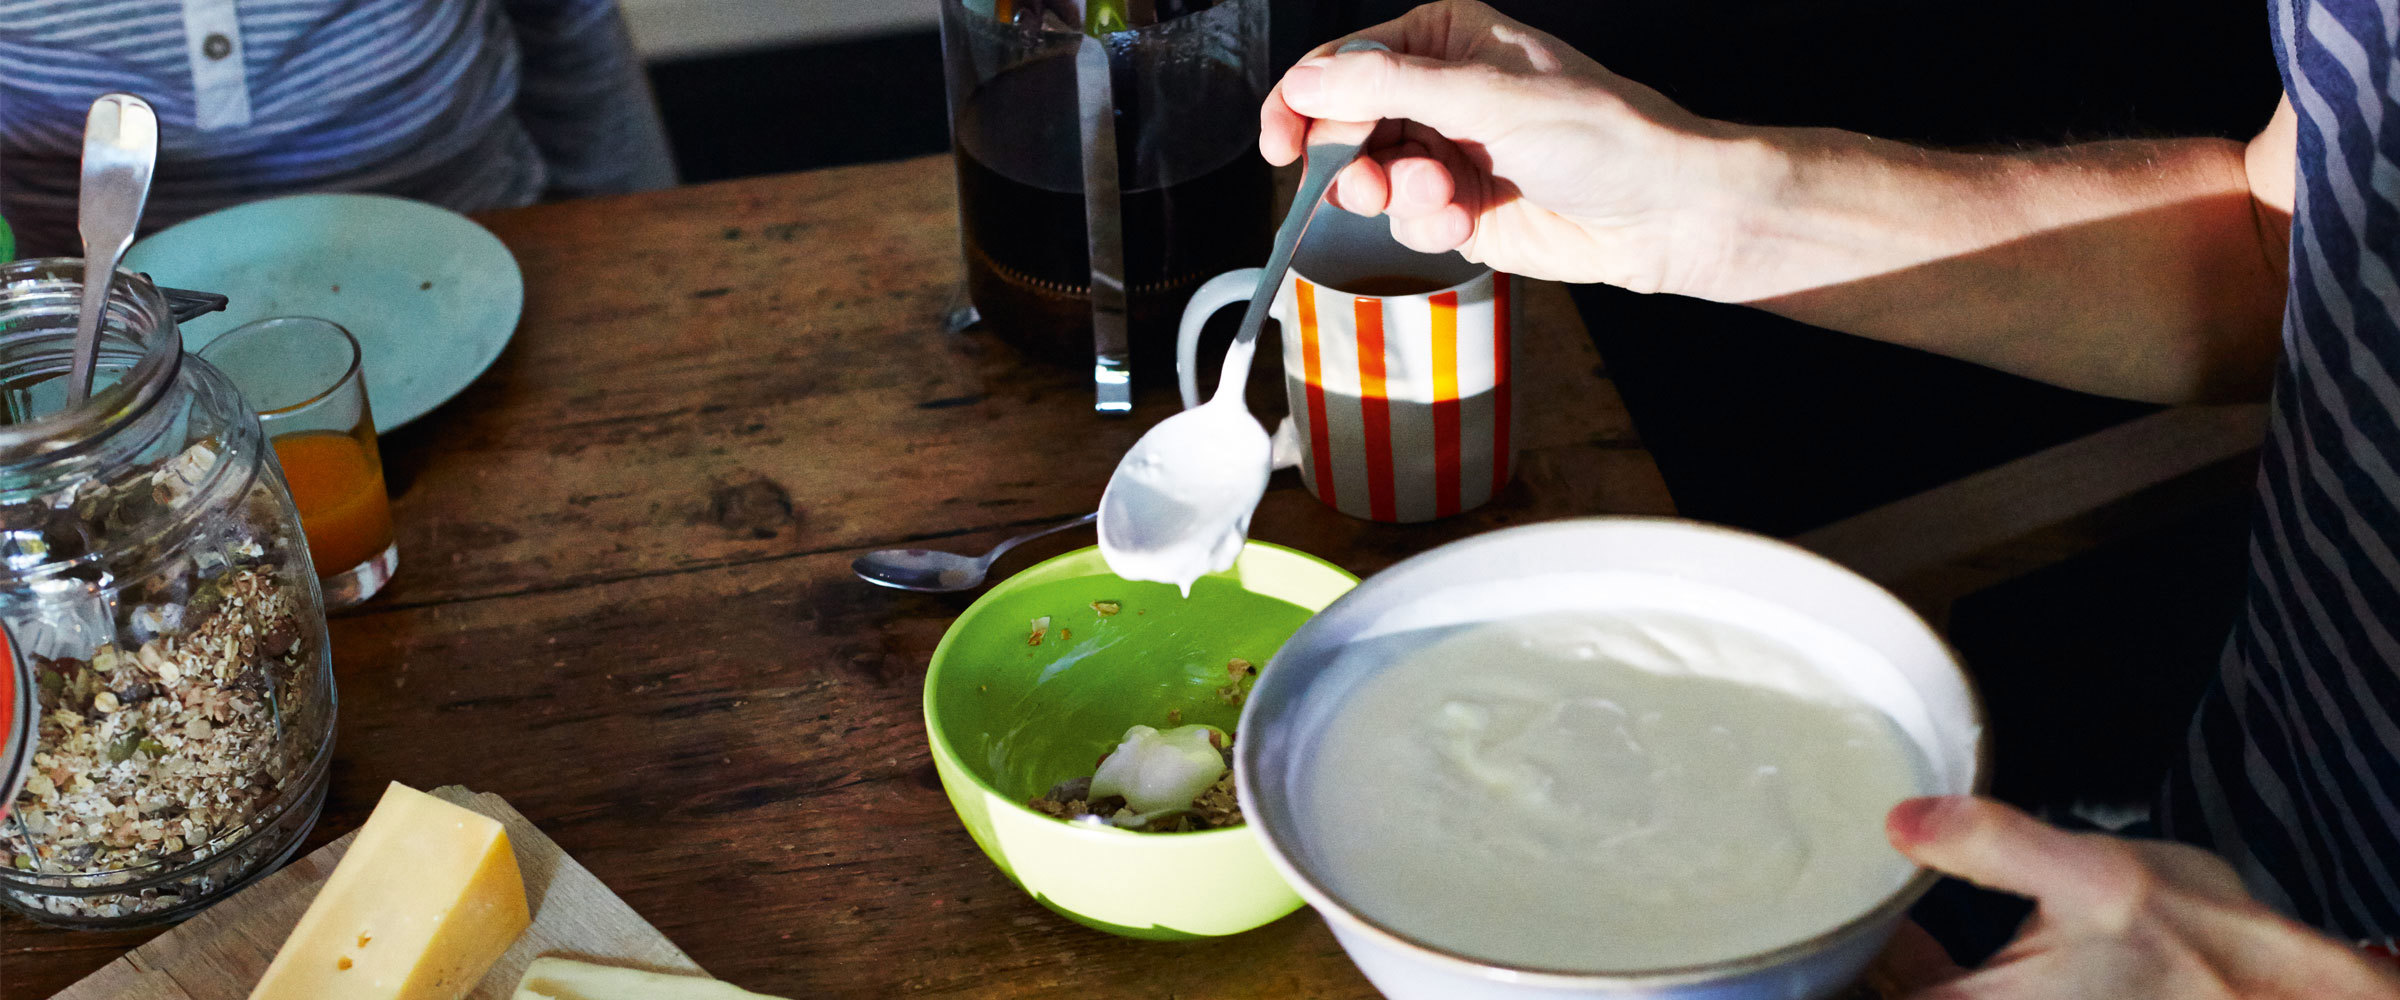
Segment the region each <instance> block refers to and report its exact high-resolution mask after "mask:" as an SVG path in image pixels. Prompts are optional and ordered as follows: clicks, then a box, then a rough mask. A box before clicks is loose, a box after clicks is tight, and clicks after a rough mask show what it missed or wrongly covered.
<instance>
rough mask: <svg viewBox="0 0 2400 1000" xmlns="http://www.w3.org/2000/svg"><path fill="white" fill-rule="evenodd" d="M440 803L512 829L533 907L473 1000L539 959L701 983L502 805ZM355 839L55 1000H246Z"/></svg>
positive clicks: (488, 997)
mask: <svg viewBox="0 0 2400 1000" xmlns="http://www.w3.org/2000/svg"><path fill="white" fill-rule="evenodd" d="M433 794H434V795H436V796H439V797H440V798H442V799H443V800H445V801H449V802H454V803H457V804H458V805H462V806H465V807H467V808H469V809H473V810H475V811H476V812H479V813H482V814H484V815H486V816H489V817H491V818H493V819H496V820H499V821H500V822H501V824H502V825H504V826H506V827H507V828H508V841H509V844H510V846H512V847H514V848H516V851H517V867H518V869H519V870H520V871H521V872H522V873H523V874H524V876H525V894H526V897H527V902H529V903H531V904H532V906H533V926H531V927H529V928H526V930H525V935H524V936H523V937H520V938H518V939H517V943H516V946H515V947H513V948H510V949H509V950H508V954H506V955H503V956H501V957H500V961H499V962H497V963H495V964H494V965H493V966H492V971H491V973H490V974H488V975H486V976H484V977H483V982H482V983H481V984H479V985H477V986H476V988H475V991H474V992H472V993H469V994H467V996H468V998H469V1000H507V998H508V996H509V994H511V993H513V992H515V990H516V986H517V979H518V978H519V977H521V976H523V975H524V974H525V967H526V966H527V965H529V964H531V963H532V962H533V960H534V959H536V958H540V957H541V956H544V955H561V956H565V957H569V958H578V959H583V960H586V961H594V962H602V963H606V964H609V965H625V966H632V967H635V968H642V969H651V970H654V971H658V972H684V973H694V974H700V975H706V973H703V972H701V970H700V967H699V966H698V965H695V964H693V963H692V960H691V958H690V957H689V956H687V955H685V954H684V953H683V950H682V949H680V948H677V947H675V943H674V942H672V941H669V940H667V938H666V936H665V935H663V934H660V933H659V932H658V929H657V928H655V927H652V926H650V924H649V922H648V921H645V920H643V919H642V918H641V915H640V914H637V913H635V912H633V908H632V907H630V906H627V905H625V901H624V900H622V899H618V898H617V894H616V893H613V892H610V891H609V890H608V886H606V885H602V884H601V882H600V880H599V879H598V878H597V877H594V876H593V875H592V873H591V871H590V870H589V869H587V868H585V867H583V866H582V865H580V864H577V863H576V861H575V859H574V858H570V857H568V856H567V852H566V851H564V850H562V849H560V848H559V846H558V844H557V843H556V842H554V841H552V840H551V839H550V838H549V837H547V836H544V835H543V834H542V831H541V830H539V829H537V828H535V827H534V825H533V821H531V820H528V819H526V818H525V817H524V816H523V815H522V814H520V813H518V812H517V811H516V810H515V809H511V808H509V805H508V803H507V802H506V801H505V800H503V799H501V798H500V797H499V796H497V795H493V794H490V793H488V792H487V793H483V794H477V793H474V792H470V791H467V790H466V789H464V788H460V787H458V786H456V785H449V786H445V787H442V788H436V789H434V790H433ZM357 836H358V832H357V831H355V830H353V831H351V832H350V833H347V834H344V835H343V836H342V838H341V839H340V840H336V841H334V842H333V843H330V844H327V845H325V846H324V847H321V848H318V849H317V851H316V853H314V854H311V855H309V856H307V857H305V858H301V859H300V860H298V861H294V862H292V863H291V864H290V865H287V866H285V867H284V869H283V870H282V871H279V872H276V873H274V874H272V875H269V876H267V877H266V878H263V879H260V880H259V881H258V883H257V884H255V885H252V886H251V887H250V888H247V889H244V890H242V891H241V892H239V893H236V894H234V896H233V898H231V899H227V900H225V901H224V902H221V903H218V904H217V905H215V906H212V907H209V908H208V909H207V910H204V911H202V912H201V913H200V915H199V916H196V917H193V918H192V919H190V920H187V921H185V922H184V923H183V924H182V925H180V926H178V927H176V928H175V929H174V930H171V931H168V932H167V933H165V934H162V935H160V936H158V937H157V938H154V939H152V940H151V941H150V943H148V944H145V945H143V946H141V947H139V948H136V949H134V950H133V951H131V952H128V953H126V955H125V957H123V958H120V959H117V960H116V961H114V962H111V963H109V964H108V965H106V966H104V967H102V968H101V969H100V971H98V972H94V973H92V974H91V975H89V976H86V977H84V979H83V981H82V982H79V983H76V984H75V985H73V986H69V987H67V988H66V990H65V991H64V992H61V993H59V994H58V995H57V996H55V997H53V998H51V1000H244V998H246V997H248V996H249V995H250V987H252V986H253V985H255V984H257V982H258V977H259V976H261V975H264V974H265V973H266V971H267V963H268V962H270V961H273V960H274V958H275V950H276V949H277V948H280V947H282V945H283V939H284V937H285V936H286V935H288V934H290V933H291V930H292V927H293V925H295V924H298V923H299V922H300V914H301V913H302V912H303V911H305V910H307V909H308V904H309V902H310V901H311V900H314V899H315V898H317V890H318V889H319V888H320V887H322V886H324V884H325V879H326V877H327V876H329V875H332V874H333V866H334V865H335V864H336V863H338V862H340V861H341V860H342V854H343V853H344V852H346V851H348V850H349V849H350V841H351V840H352V839H353V838H355V837H357Z"/></svg>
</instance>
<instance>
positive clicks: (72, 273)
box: [0, 257, 183, 463]
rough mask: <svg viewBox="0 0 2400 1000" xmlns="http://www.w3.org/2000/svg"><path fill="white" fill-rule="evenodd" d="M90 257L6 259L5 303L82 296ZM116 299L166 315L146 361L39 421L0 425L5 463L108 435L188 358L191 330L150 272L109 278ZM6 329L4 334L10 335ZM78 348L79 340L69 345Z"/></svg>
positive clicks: (0, 287)
mask: <svg viewBox="0 0 2400 1000" xmlns="http://www.w3.org/2000/svg"><path fill="white" fill-rule="evenodd" d="M83 270H84V261H83V259H82V258H79V257H37V258H32V259H28V260H20V261H16V262H13V263H8V264H0V310H5V309H6V308H7V303H8V301H9V300H10V299H11V298H14V297H16V296H20V295H27V294H33V293H44V292H47V293H62V292H66V291H70V290H71V291H73V292H75V293H76V295H77V296H78V297H80V295H81V292H82V288H83ZM108 294H109V301H110V302H112V303H115V302H118V301H120V300H124V301H127V302H128V304H130V305H132V306H134V307H136V308H138V309H140V310H142V311H143V312H146V313H148V314H150V315H153V316H156V317H158V319H159V322H158V324H157V328H154V329H153V330H152V335H151V336H150V337H148V338H147V340H143V339H142V338H139V337H133V336H132V334H131V332H130V331H125V330H123V329H122V328H119V332H120V333H121V334H124V335H126V336H127V337H128V339H133V340H135V341H136V342H137V343H141V344H142V355H141V358H140V360H138V361H136V362H134V364H133V365H132V366H131V367H130V368H126V369H123V374H122V375H120V376H119V377H118V379H117V381H116V382H114V383H112V384H110V385H107V386H105V387H101V388H97V389H94V390H93V391H92V395H91V397H90V398H89V399H86V400H85V401H84V403H83V405H81V406H74V407H67V408H64V409H60V410H57V411H55V412H51V413H45V414H42V415H41V416H38V417H35V418H33V419H31V420H26V421H23V422H18V423H7V424H0V463H9V462H23V461H28V460H37V459H42V458H47V457H50V456H53V455H57V454H60V453H62V452H67V451H71V450H73V449H74V448H75V447H76V446H77V445H80V444H83V443H85V442H88V441H92V440H96V439H99V438H102V437H105V436H107V434H108V433H109V432H110V431H112V430H114V429H115V428H116V427H118V426H119V425H122V424H123V423H125V422H126V421H128V420H131V419H133V418H135V417H138V416H140V415H141V414H142V413H143V412H144V411H146V410H148V409H149V408H150V404H152V403H154V402H157V400H158V398H159V396H161V395H162V394H164V393H165V392H166V389H167V387H168V386H169V385H171V384H172V383H173V382H174V380H175V373H176V370H177V369H178V368H179V367H181V365H182V362H183V335H182V332H181V331H180V330H179V329H178V328H177V327H176V326H175V319H174V314H173V312H172V311H171V310H170V308H169V307H168V305H167V300H166V296H165V295H164V294H163V293H161V292H160V291H159V290H158V286H157V285H155V284H153V283H152V282H151V281H150V278H149V276H147V275H143V274H138V273H135V272H132V271H127V270H124V269H121V268H120V269H119V270H118V271H117V272H116V277H115V280H113V281H111V282H110V283H109V293H108ZM6 339H7V338H6V335H0V341H4V340H6ZM67 347H68V349H69V350H72V348H73V344H72V341H71V339H70V342H69V343H68V345H67Z"/></svg>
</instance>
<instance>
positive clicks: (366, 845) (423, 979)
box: [250, 782, 533, 1000]
mask: <svg viewBox="0 0 2400 1000" xmlns="http://www.w3.org/2000/svg"><path fill="white" fill-rule="evenodd" d="M532 922H533V918H532V914H531V913H529V912H528V911H527V909H526V905H525V882H524V879H523V877H522V876H521V875H520V874H519V873H518V871H517V855H516V851H515V850H514V849H512V848H511V847H510V846H509V842H508V832H507V831H506V830H505V829H503V828H502V827H501V826H500V823H499V821H498V820H494V819H492V818H491V817H489V816H485V815H483V814H481V813H478V812H475V811H473V810H470V809H465V808H461V807H459V806H455V805H451V804H450V803H448V802H444V801H442V800H440V799H437V798H434V797H433V796H431V795H427V794H425V793H423V792H420V791H417V790H416V789H413V788H409V787H408V786H406V785H402V784H400V783H398V782H393V783H392V784H391V785H390V786H389V787H387V788H385V789H384V792H383V799H382V801H380V802H378V803H376V805H375V812H374V814H373V815H371V816H369V817H368V818H367V825H366V826H364V827H362V828H360V830H359V831H358V838H357V839H356V840H354V841H352V842H351V844H350V851H349V853H347V854H345V855H343V856H342V862H341V864H339V865H337V866H335V867H334V870H333V875H332V876H331V877H329V878H327V879H326V880H325V888H324V889H322V890H321V891H319V892H318V893H317V898H316V899H315V900H314V901H312V902H310V903H309V905H308V912H307V913H304V914H302V915H301V917H300V923H299V924H298V925H296V926H294V927H293V928H292V934H291V936H290V937H289V938H286V939H285V940H284V942H283V948H282V950H280V951H277V952H276V953H275V961H274V962H273V963H271V964H269V965H268V966H267V973H266V975H265V976H264V977H261V978H260V979H259V981H258V988H257V989H254V990H252V991H251V992H250V1000H458V998H460V997H463V996H465V995H466V994H467V992H468V991H469V990H472V989H474V988H475V984H476V983H477V982H478V981H480V980H481V979H482V978H483V974H484V973H485V972H486V971H488V970H490V969H491V967H492V963H493V962H495V961H497V960H499V958H500V956H501V954H502V953H504V952H506V951H507V950H508V948H509V946H510V945H511V944H513V943H515V942H516V940H517V936H518V935H519V934H522V933H523V932H524V930H525V928H526V926H528V925H529V924H531V923H532Z"/></svg>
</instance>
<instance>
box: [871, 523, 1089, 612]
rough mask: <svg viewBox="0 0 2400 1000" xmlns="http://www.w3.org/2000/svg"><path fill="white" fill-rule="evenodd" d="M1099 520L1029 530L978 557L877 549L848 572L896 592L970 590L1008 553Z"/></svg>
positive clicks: (929, 592)
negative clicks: (1018, 547) (1037, 539)
mask: <svg viewBox="0 0 2400 1000" xmlns="http://www.w3.org/2000/svg"><path fill="white" fill-rule="evenodd" d="M1099 519H1100V515H1099V514H1096V513H1095V514H1085V515H1083V516H1082V517H1079V518H1076V519H1074V520H1072V521H1065V522H1061V523H1059V524H1053V525H1051V526H1049V527H1047V528H1043V529H1040V530H1038V531H1028V532H1026V533H1024V534H1022V535H1018V536H1017V537H1015V538H1011V539H1009V540H1008V541H1005V542H1001V543H1000V544H998V545H995V546H992V550H991V551H990V552H986V553H984V554H983V555H981V556H962V555H959V554H958V553H955V552H936V551H934V550H932V549H877V550H875V551H873V552H869V553H867V554H866V555H863V556H860V557H858V558H856V559H853V560H851V561H850V571H851V572H853V573H856V574H858V578H859V579H861V580H865V581H867V582H868V583H872V584H875V585H877V586H882V587H892V588H896V589H899V590H917V591H923V592H925V593H928V594H946V593H950V592H952V591H958V590H973V589H975V588H977V587H980V586H983V577H984V574H986V573H989V572H991V570H992V563H994V562H996V561H998V560H999V558H1000V557H1001V556H1002V555H1005V554H1006V553H1007V552H1008V550H1010V549H1013V548H1016V547H1017V546H1019V545H1023V544H1025V543H1026V542H1030V541H1032V540H1034V539H1036V538H1040V537H1042V536H1043V535H1055V534H1057V533H1059V532H1061V531H1065V530H1067V529H1068V528H1080V527H1083V526H1084V525H1087V524H1090V523H1092V522H1093V521H1096V520H1099Z"/></svg>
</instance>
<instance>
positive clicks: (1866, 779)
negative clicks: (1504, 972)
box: [1297, 608, 1931, 972]
mask: <svg viewBox="0 0 2400 1000" xmlns="http://www.w3.org/2000/svg"><path fill="white" fill-rule="evenodd" d="M1834 676H1841V674H1840V672H1838V671H1833V670H1828V669H1823V668H1822V667H1821V666H1820V665H1818V664H1815V663H1813V662H1811V660H1810V654H1809V653H1807V652H1804V651H1803V650H1802V649H1801V648H1799V647H1796V646H1792V645H1788V644H1786V643H1783V642H1781V641H1779V640H1778V639H1776V638H1774V637H1772V636H1770V635H1768V634H1766V633H1764V632H1760V631H1756V630H1753V629H1749V628H1746V627H1743V626H1741V625H1739V624H1735V623H1732V622H1727V621H1719V620H1714V619H1711V618H1707V617H1703V616H1699V615H1694V614H1689V613H1685V612H1682V611H1673V610H1666V609H1660V608H1632V609H1625V610H1623V611H1618V612H1593V611H1575V612H1549V613H1543V614H1536V615H1531V616H1527V617H1519V618H1511V619H1504V620H1501V621H1497V622H1489V623H1482V624H1472V625H1464V626H1459V627H1455V628H1453V629H1451V630H1448V632H1447V634H1446V635H1444V636H1442V637H1441V638H1438V639H1436V640H1435V641H1432V642H1430V643H1426V644H1422V645H1417V646H1415V647H1414V648H1413V649H1411V650H1410V651H1409V652H1406V653H1403V654H1400V655H1399V656H1397V657H1396V658H1394V659H1393V660H1391V661H1390V662H1389V663H1388V664H1384V665H1382V666H1381V667H1380V669H1377V670H1375V671H1374V672H1373V673H1371V674H1369V675H1368V676H1366V677H1365V678H1364V679H1363V680H1361V681H1359V682H1358V685H1357V687H1356V688H1355V689H1353V690H1352V691H1351V692H1350V693H1349V696H1348V698H1347V699H1346V700H1345V701H1344V702H1343V703H1342V704H1341V705H1340V707H1339V708H1338V709H1337V710H1336V712H1335V714H1334V715H1333V716H1332V718H1331V719H1330V721H1329V722H1328V723H1327V724H1326V725H1325V727H1324V729H1323V731H1322V733H1321V734H1320V735H1319V736H1318V738H1317V744H1316V748H1315V753H1314V754H1313V756H1312V758H1311V759H1310V762H1309V763H1308V764H1307V765H1305V767H1304V770H1303V773H1302V775H1301V781H1302V782H1303V785H1302V789H1303V791H1304V793H1305V794H1304V795H1302V796H1300V797H1299V801H1300V802H1301V803H1303V804H1302V806H1301V807H1300V812H1299V815H1298V817H1297V819H1298V821H1299V822H1300V823H1301V824H1302V826H1303V828H1304V829H1305V831H1306V835H1305V841H1306V843H1307V844H1308V845H1309V846H1308V853H1309V854H1310V855H1311V856H1312V857H1313V858H1314V859H1315V860H1316V862H1317V867H1318V870H1319V871H1320V872H1321V873H1322V874H1323V875H1324V877H1325V879H1326V882H1327V888H1329V889H1330V890H1331V891H1333V892H1334V893H1335V894H1336V895H1338V896H1340V897H1341V898H1342V900H1343V902H1345V903H1346V904H1347V905H1348V906H1349V907H1350V908H1352V909H1354V910H1355V911H1356V912H1359V913H1361V914H1364V915H1366V916H1368V917H1370V918H1372V919H1374V920H1376V921H1377V922H1379V923H1382V924H1384V925H1385V926H1387V927H1390V928H1392V929H1393V930H1396V931H1399V932H1401V933H1403V934H1406V935H1409V936H1411V937H1414V938H1417V939H1419V940H1421V941H1423V942H1425V943H1427V944H1430V945H1434V946H1436V947H1440V948H1444V949H1448V950H1451V951H1455V952H1459V953H1462V954H1465V955H1468V956H1471V957H1474V958H1478V959H1483V960H1486V961H1491V962H1496V963H1501V964H1506V965H1513V966H1519V967H1528V968H1539V969H1549V970H1561V971H1576V972H1631V971H1641V970H1657V969H1667V968H1675V967H1680V966H1688V965H1696V964H1701V963H1707V962H1715V961H1720V960H1725V959H1730V958H1738V957H1741V956H1745V955H1750V954H1756V953H1759V952H1763V951H1767V950H1771V949H1774V948H1776V947H1779V946H1782V945H1787V944H1791V943H1794V942H1798V941H1801V940H1804V939H1807V938H1809V937H1812V936H1815V935H1817V934H1820V933H1822V932H1825V931H1828V930H1831V929H1833V928H1835V927H1837V926H1840V925H1842V924H1844V923H1846V922H1848V921H1849V920H1851V919H1853V918H1855V917H1858V916H1860V915H1862V914H1864V913H1865V912H1866V911H1868V910H1869V909H1871V908H1873V907H1874V906H1875V905H1876V904H1877V903H1878V902H1879V901H1881V900H1883V899H1884V898H1886V897H1887V896H1889V895H1890V894H1891V893H1892V892H1893V891H1894V890H1895V889H1897V888H1898V887H1899V886H1900V885H1901V884H1902V883H1904V882H1906V881H1907V880H1908V879H1909V878H1910V876H1911V875H1912V874H1913V872H1914V867H1913V866H1912V865H1911V864H1910V863H1909V862H1908V861H1907V860H1906V859H1904V858H1902V857H1901V856H1900V855H1899V853H1898V852H1896V851H1894V850H1893V849H1892V848H1891V846H1890V845H1889V844H1888V843H1887V842H1886V840H1885V838H1884V833H1883V817H1884V814H1885V813H1886V812H1887V811H1888V810H1889V809H1890V808H1891V806H1892V805H1893V804H1894V803H1896V802H1898V801H1900V800H1901V799H1903V798H1906V797H1909V796H1911V795H1916V794H1921V793H1923V792H1924V791H1925V790H1926V789H1927V788H1928V786H1929V785H1930V784H1931V779H1930V777H1929V775H1928V773H1927V768H1926V766H1925V764H1924V762H1923V760H1922V758H1921V756H1920V754H1919V752H1918V750H1917V749H1916V745H1915V744H1914V743H1913V742H1911V741H1910V740H1909V739H1908V738H1907V737H1906V736H1905V735H1904V734H1903V733H1902V732H1901V731H1900V729H1899V727H1898V726H1897V725H1896V724H1895V723H1894V722H1893V721H1892V719H1891V718H1890V716H1888V715H1886V714H1885V713H1884V712H1882V711H1880V710H1878V709H1876V708H1875V707H1873V706H1870V705H1868V704H1866V703H1864V702H1862V701H1860V700H1859V699H1857V698H1856V697H1854V696H1852V695H1851V694H1849V693H1848V691H1847V690H1845V689H1844V688H1843V687H1842V686H1841V685H1840V684H1838V683H1837V682H1835V681H1833V680H1830V679H1828V678H1829V677H1834Z"/></svg>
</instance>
